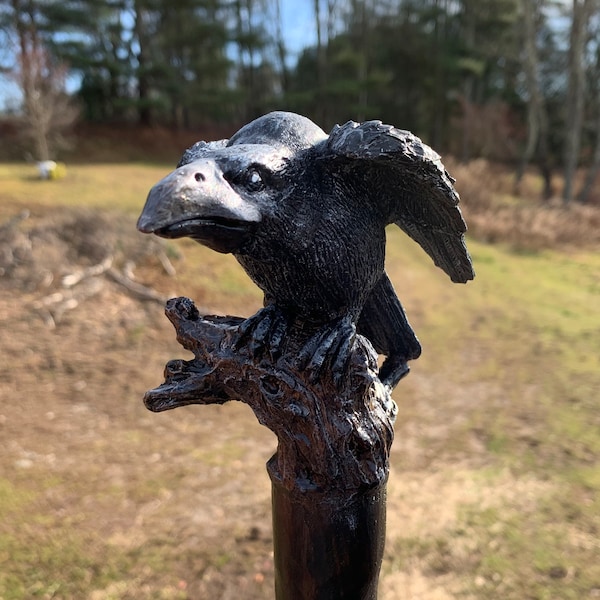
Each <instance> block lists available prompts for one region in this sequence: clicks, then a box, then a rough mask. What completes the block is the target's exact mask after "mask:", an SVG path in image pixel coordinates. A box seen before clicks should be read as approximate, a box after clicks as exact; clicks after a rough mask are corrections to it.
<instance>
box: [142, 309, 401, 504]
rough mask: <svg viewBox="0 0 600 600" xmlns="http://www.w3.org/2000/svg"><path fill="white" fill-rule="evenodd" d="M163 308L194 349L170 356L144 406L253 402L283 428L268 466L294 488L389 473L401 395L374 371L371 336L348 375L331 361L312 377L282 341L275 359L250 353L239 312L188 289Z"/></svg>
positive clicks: (357, 342)
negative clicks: (339, 373) (211, 307)
mask: <svg viewBox="0 0 600 600" xmlns="http://www.w3.org/2000/svg"><path fill="white" fill-rule="evenodd" d="M165 312H166V314H167V317H168V318H169V320H170V321H171V322H172V323H173V325H174V327H175V330H176V333H177V340H178V342H179V343H180V344H181V345H182V346H183V347H184V348H186V349H187V350H190V351H191V352H192V353H193V354H194V358H193V359H192V360H189V361H186V360H173V361H171V362H169V363H168V364H167V366H166V368H165V382H164V383H163V384H162V385H161V386H159V387H158V388H156V389H154V390H151V391H149V392H147V393H146V395H145V397H144V402H145V404H146V407H147V408H149V409H150V410H152V411H155V412H159V411H163V410H168V409H172V408H176V407H178V406H185V405H189V404H223V403H225V402H228V401H229V400H239V401H242V402H245V403H247V404H248V405H249V406H250V407H251V408H252V410H253V411H254V413H255V415H256V417H257V418H258V420H259V422H260V423H262V424H263V425H265V426H266V427H268V428H269V429H271V430H272V431H273V432H274V433H275V434H276V436H277V439H278V442H279V444H278V449H277V453H276V454H275V456H274V457H273V459H271V461H270V463H269V471H270V474H271V476H272V477H273V478H274V479H275V480H277V481H279V482H281V484H282V485H283V486H284V487H286V488H287V489H290V490H291V489H303V490H318V489H328V490H331V489H335V487H336V486H340V487H341V488H343V489H344V490H345V492H344V494H345V495H346V496H347V495H348V489H352V488H355V489H357V490H358V489H364V488H365V487H372V486H375V485H378V484H380V483H381V482H382V481H385V479H386V478H387V473H388V460H389V449H390V446H391V443H392V440H393V422H394V418H395V415H396V405H395V404H394V402H393V401H392V399H391V397H390V395H389V391H388V390H387V388H386V387H385V386H383V385H382V384H381V382H380V381H379V379H378V377H377V363H376V354H375V351H374V350H373V348H372V346H371V344H370V342H369V341H368V340H367V339H366V338H364V337H362V336H360V335H357V336H356V337H355V339H354V343H353V344H354V345H353V347H352V351H351V358H350V360H349V364H348V366H347V372H346V377H344V378H342V380H341V381H334V378H333V376H332V374H331V372H330V371H329V370H325V371H324V372H323V373H322V374H321V377H319V378H318V379H319V380H318V381H316V382H313V381H312V379H314V378H313V377H310V376H309V374H308V373H307V372H305V371H298V369H297V368H295V367H294V361H293V358H294V357H293V356H291V355H290V353H289V352H285V350H284V352H282V354H281V356H280V357H279V358H278V359H277V360H274V359H272V358H271V357H270V356H268V353H266V354H267V355H266V356H262V357H261V358H256V357H253V355H252V352H251V349H250V348H248V347H247V346H245V345H244V344H243V339H242V341H241V342H242V343H240V324H241V323H242V322H243V321H244V320H243V319H241V318H238V317H215V316H201V315H200V313H199V312H198V310H197V308H196V306H195V305H194V303H193V302H192V301H191V300H189V299H188V298H175V299H172V300H169V301H168V302H167V306H166V311H165ZM238 345H240V347H238ZM287 347H290V348H293V347H297V344H294V340H290V341H289V343H288V346H287Z"/></svg>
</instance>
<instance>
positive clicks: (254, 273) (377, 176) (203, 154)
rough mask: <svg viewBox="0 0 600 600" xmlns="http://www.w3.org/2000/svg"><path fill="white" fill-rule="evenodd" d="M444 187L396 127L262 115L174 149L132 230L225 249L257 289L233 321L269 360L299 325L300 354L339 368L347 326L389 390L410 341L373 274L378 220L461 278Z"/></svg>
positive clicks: (438, 170) (435, 169) (429, 155)
mask: <svg viewBox="0 0 600 600" xmlns="http://www.w3.org/2000/svg"><path fill="white" fill-rule="evenodd" d="M453 183H454V180H453V179H452V178H451V177H450V176H449V175H448V173H447V172H446V170H445V169H444V167H443V165H442V163H441V161H440V157H439V156H438V155H437V154H436V153H435V152H434V151H433V150H432V149H431V148H430V147H428V146H427V145H425V144H423V143H422V142H421V140H420V139H419V138H417V137H416V136H414V135H413V134H411V133H410V132H408V131H403V130H400V129H396V128H395V127H392V126H390V125H384V124H382V123H381V122H380V121H368V122H365V123H355V122H353V121H349V122H347V123H346V124H345V125H342V126H339V125H336V126H335V127H334V128H333V130H332V131H331V133H330V134H329V135H327V134H326V133H325V132H324V131H323V130H322V129H321V128H320V127H318V126H317V125H315V124H314V123H313V122H312V121H310V120H309V119H307V118H305V117H302V116H300V115H297V114H294V113H287V112H272V113H269V114H267V115H265V116H263V117H260V118H258V119H256V120H255V121H252V122H251V123H249V124H248V125H246V126H244V127H242V128H241V129H240V130H239V131H238V132H237V133H235V134H234V135H233V137H231V138H230V139H229V140H219V141H214V142H208V143H207V142H198V143H196V144H194V145H193V146H192V147H191V148H189V149H188V150H186V152H185V153H184V155H183V157H182V158H181V161H180V162H179V164H178V166H177V169H176V170H175V171H173V172H172V173H171V174H169V175H168V176H167V177H165V178H164V179H163V180H162V181H160V182H159V183H157V184H156V185H155V186H154V187H153V188H152V190H151V191H150V194H149V196H148V199H147V201H146V205H145V207H144V209H143V212H142V214H141V216H140V218H139V221H138V229H139V230H140V231H142V232H145V233H155V234H157V235H159V236H162V237H166V238H178V237H184V236H187V237H191V238H193V239H194V240H196V241H198V242H200V243H201V244H204V245H206V246H208V247H209V248H212V249H214V250H216V251H218V252H224V253H232V254H233V255H234V256H235V257H236V259H237V260H238V261H239V263H240V264H241V265H242V267H243V268H244V269H245V271H246V272H247V273H248V275H249V276H250V277H251V278H252V279H253V281H254V282H255V283H256V284H257V285H258V286H259V287H260V288H261V289H262V290H263V292H264V294H265V308H263V309H262V310H261V311H259V312H258V313H257V314H256V315H255V316H254V317H251V318H250V319H248V320H246V321H245V323H244V324H243V325H242V329H243V331H242V333H243V334H245V335H247V336H249V337H250V339H251V342H252V344H251V345H252V347H253V348H254V349H255V350H257V349H260V348H262V349H267V350H268V351H269V352H270V353H271V354H272V355H273V353H276V352H277V349H278V347H279V346H280V345H281V340H282V338H283V337H284V335H285V332H286V330H287V329H288V328H289V327H291V326H294V323H298V322H300V323H303V324H306V323H310V324H312V326H313V329H314V331H315V332H317V333H315V335H314V336H313V337H312V341H310V342H309V343H307V344H306V346H305V347H303V348H300V349H299V350H298V355H299V357H300V361H301V362H302V360H304V366H305V367H306V366H307V364H308V365H309V366H310V367H311V368H315V367H316V368H320V366H322V363H323V361H324V358H323V356H324V355H325V354H334V355H336V356H339V357H341V358H339V360H338V359H337V358H335V357H334V359H333V360H334V363H335V364H337V365H338V367H339V365H340V364H342V363H343V360H344V358H343V357H344V352H346V353H347V352H348V351H349V342H348V341H347V340H349V339H351V338H352V335H353V333H354V332H355V331H357V332H358V333H360V334H362V335H364V336H365V337H367V338H368V339H369V340H370V341H371V343H372V344H373V347H374V348H375V350H376V351H377V352H378V353H379V354H383V355H385V356H386V357H387V358H386V360H385V362H384V363H383V365H382V367H381V369H380V373H379V376H380V379H381V381H382V382H383V383H384V384H386V385H387V386H389V387H390V388H393V387H394V386H395V385H396V384H397V383H398V381H399V380H400V379H401V377H403V376H404V375H405V374H406V373H407V372H408V366H407V361H408V360H411V359H415V358H417V357H418V356H419V355H420V352H421V347H420V344H419V342H418V340H417V338H416V336H415V334H414V332H413V330H412V329H411V327H410V325H409V323H408V321H407V319H406V316H405V313H404V310H403V308H402V305H401V304H400V301H399V300H398V297H397V296H396V293H395V291H394V288H393V287H392V284H391V282H390V280H389V278H388V276H387V274H386V272H385V269H384V259H385V227H386V226H387V225H388V224H391V223H395V224H397V225H398V226H399V227H401V228H402V229H403V230H404V231H405V232H406V233H407V234H408V235H409V236H410V237H411V238H412V239H413V240H415V241H416V242H418V243H419V244H420V245H421V246H422V248H423V249H424V250H425V251H426V252H427V253H428V254H429V255H430V256H431V258H432V259H433V261H434V262H435V264H436V265H437V266H439V267H441V268H442V269H443V270H444V271H445V272H446V273H447V274H448V275H449V276H450V278H451V279H452V281H454V282H462V283H464V282H466V281H468V280H470V279H472V278H473V277H474V272H473V267H472V264H471V259H470V256H469V254H468V252H467V249H466V246H465V240H464V232H465V230H466V225H465V222H464V220H463V218H462V215H461V213H460V209H459V208H458V206H457V205H458V201H459V197H458V194H457V193H456V191H455V189H454V187H453ZM344 339H345V340H346V341H345V342H344V341H343V340H344ZM315 356H317V357H318V358H315Z"/></svg>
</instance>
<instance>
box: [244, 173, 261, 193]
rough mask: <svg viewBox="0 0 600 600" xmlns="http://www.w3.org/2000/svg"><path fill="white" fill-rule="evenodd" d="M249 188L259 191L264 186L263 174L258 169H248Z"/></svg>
mask: <svg viewBox="0 0 600 600" xmlns="http://www.w3.org/2000/svg"><path fill="white" fill-rule="evenodd" d="M246 181H247V188H248V189H249V190H251V191H253V192H257V191H259V190H261V189H262V188H263V187H264V181H263V178H262V176H261V174H260V173H259V172H258V171H257V170H256V169H248V172H247V173H246Z"/></svg>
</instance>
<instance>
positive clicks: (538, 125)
mask: <svg viewBox="0 0 600 600" xmlns="http://www.w3.org/2000/svg"><path fill="white" fill-rule="evenodd" d="M543 1H544V0H541V2H540V0H521V14H522V17H523V68H524V69H523V70H524V72H525V82H526V87H527V93H528V100H527V142H526V145H525V149H524V150H523V155H522V156H521V161H520V163H519V166H518V168H517V172H516V174H515V189H516V191H518V189H519V184H520V183H521V179H522V178H523V175H524V173H525V169H526V168H527V165H528V164H529V163H530V161H531V160H532V159H533V158H534V156H536V154H537V158H538V161H539V165H540V169H541V171H542V175H543V177H544V192H543V196H544V198H546V199H548V198H549V197H550V195H551V192H552V190H551V170H550V165H549V158H548V115H547V111H546V105H545V102H544V96H543V93H542V90H541V86H540V81H539V64H540V61H539V55H538V48H537V43H536V41H537V38H538V33H539V32H538V27H537V22H538V20H539V17H540V15H539V11H540V8H541V6H540V5H541V4H543Z"/></svg>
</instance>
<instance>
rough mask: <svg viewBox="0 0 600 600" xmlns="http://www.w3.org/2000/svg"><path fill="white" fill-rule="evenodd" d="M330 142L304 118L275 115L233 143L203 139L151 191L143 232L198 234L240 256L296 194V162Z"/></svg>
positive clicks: (170, 235) (218, 248)
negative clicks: (292, 173)
mask: <svg viewBox="0 0 600 600" xmlns="http://www.w3.org/2000/svg"><path fill="white" fill-rule="evenodd" d="M326 137H327V136H326V135H325V133H324V132H323V131H322V130H321V129H320V128H318V127H317V126H316V125H314V124H313V123H312V122H311V121H309V120H308V119H306V118H304V117H300V116H299V115H293V114H291V113H278V112H275V113H270V114H269V115H266V116H264V117H261V118H260V119H257V120H256V121H253V122H252V123H250V124H248V125H246V126H245V127H243V128H242V129H240V131H238V132H237V133H236V134H235V135H234V136H233V137H232V138H231V139H230V140H219V141H217V142H209V143H206V142H198V143H197V144H195V145H194V146H192V147H191V148H189V149H188V150H186V152H185V153H184V155H183V157H182V158H181V161H180V162H179V165H178V167H177V169H176V170H175V171H173V172H172V173H170V174H169V175H167V176H166V177H165V178H164V179H162V180H161V181H159V182H158V183H157V184H156V185H155V186H154V187H153V188H152V189H151V190H150V193H149V195H148V198H147V200H146V205H145V206H144V210H143V212H142V214H141V216H140V218H139V220H138V224H137V227H138V229H139V230H140V231H142V232H143V233H155V234H156V235H159V236H161V237H166V238H178V237H191V238H192V239H194V240H196V241H197V242H200V243H201V244H203V245H205V246H208V247H209V248H212V249H213V250H216V251H217V252H223V253H228V252H231V253H237V252H240V250H241V249H242V248H243V246H244V244H245V242H246V241H248V240H249V238H250V237H251V235H252V233H253V231H254V230H255V228H256V226H257V224H258V223H260V222H261V221H262V220H263V218H264V217H265V216H266V215H268V214H269V212H270V211H272V210H273V209H274V207H275V205H276V202H275V199H276V198H278V199H280V198H281V195H282V192H284V191H285V189H287V190H289V188H290V181H289V177H288V178H287V179H286V177H285V172H286V166H288V165H289V163H290V159H291V158H292V157H293V156H294V155H296V153H298V152H299V151H300V150H303V149H305V148H308V147H310V146H312V145H313V144H314V142H315V141H317V140H320V139H324V138H326Z"/></svg>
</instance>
